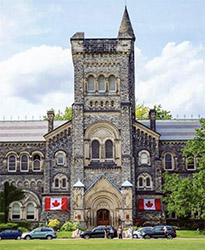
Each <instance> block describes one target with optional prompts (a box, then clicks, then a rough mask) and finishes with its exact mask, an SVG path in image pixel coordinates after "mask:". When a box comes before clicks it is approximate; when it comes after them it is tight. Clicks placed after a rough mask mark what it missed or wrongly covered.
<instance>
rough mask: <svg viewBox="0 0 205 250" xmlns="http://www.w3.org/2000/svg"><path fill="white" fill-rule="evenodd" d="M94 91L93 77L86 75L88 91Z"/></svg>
mask: <svg viewBox="0 0 205 250" xmlns="http://www.w3.org/2000/svg"><path fill="white" fill-rule="evenodd" d="M94 91H95V79H94V77H93V76H89V77H88V92H94Z"/></svg>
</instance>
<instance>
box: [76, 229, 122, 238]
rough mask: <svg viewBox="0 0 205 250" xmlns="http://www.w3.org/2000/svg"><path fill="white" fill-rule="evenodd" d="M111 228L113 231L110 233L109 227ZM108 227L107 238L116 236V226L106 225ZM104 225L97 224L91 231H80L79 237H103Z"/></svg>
mask: <svg viewBox="0 0 205 250" xmlns="http://www.w3.org/2000/svg"><path fill="white" fill-rule="evenodd" d="M111 228H112V229H113V232H114V233H112V234H111V233H110V229H111ZM107 229H108V236H107V237H108V239H113V238H115V237H117V230H116V228H114V227H112V226H107ZM104 230H105V226H97V227H95V228H93V229H92V230H91V231H85V232H82V233H81V235H80V237H81V238H84V239H90V238H104V237H105V231H104Z"/></svg>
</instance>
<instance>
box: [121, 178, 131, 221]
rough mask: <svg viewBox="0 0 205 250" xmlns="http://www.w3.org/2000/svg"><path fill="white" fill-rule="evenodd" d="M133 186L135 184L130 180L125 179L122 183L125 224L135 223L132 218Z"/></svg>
mask: <svg viewBox="0 0 205 250" xmlns="http://www.w3.org/2000/svg"><path fill="white" fill-rule="evenodd" d="M132 187H133V185H132V184H131V183H130V182H129V181H125V182H124V183H123V184H122V188H121V190H122V210H123V214H122V221H123V224H124V226H129V225H132V224H133V219H132V207H133V205H132V196H133V194H132Z"/></svg>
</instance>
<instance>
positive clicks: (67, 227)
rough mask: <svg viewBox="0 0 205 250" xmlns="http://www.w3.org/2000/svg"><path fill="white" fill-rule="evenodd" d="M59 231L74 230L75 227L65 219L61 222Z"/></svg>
mask: <svg viewBox="0 0 205 250" xmlns="http://www.w3.org/2000/svg"><path fill="white" fill-rule="evenodd" d="M60 230H61V231H74V230H76V227H75V226H74V225H73V223H72V222H70V221H67V222H65V223H64V224H63V226H62V227H61V229H60Z"/></svg>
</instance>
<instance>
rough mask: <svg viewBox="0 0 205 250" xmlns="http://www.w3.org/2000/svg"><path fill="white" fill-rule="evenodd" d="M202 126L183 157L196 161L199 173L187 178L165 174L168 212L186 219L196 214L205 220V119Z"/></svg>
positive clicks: (164, 190) (184, 150)
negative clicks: (192, 158) (191, 214)
mask: <svg viewBox="0 0 205 250" xmlns="http://www.w3.org/2000/svg"><path fill="white" fill-rule="evenodd" d="M200 124H201V127H200V128H198V129H196V136H195V138H194V140H190V141H188V142H187V147H186V148H184V149H183V156H185V157H190V156H192V157H194V158H195V159H196V163H197V171H196V172H195V173H194V174H193V176H191V177H186V178H183V177H181V176H180V175H178V174H169V173H165V174H164V185H163V193H164V194H165V197H164V202H165V204H166V206H167V210H168V212H170V213H171V212H176V214H177V216H179V217H184V218H186V217H188V216H189V215H190V213H194V214H195V215H196V217H197V216H198V218H201V219H205V119H201V120H200Z"/></svg>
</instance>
